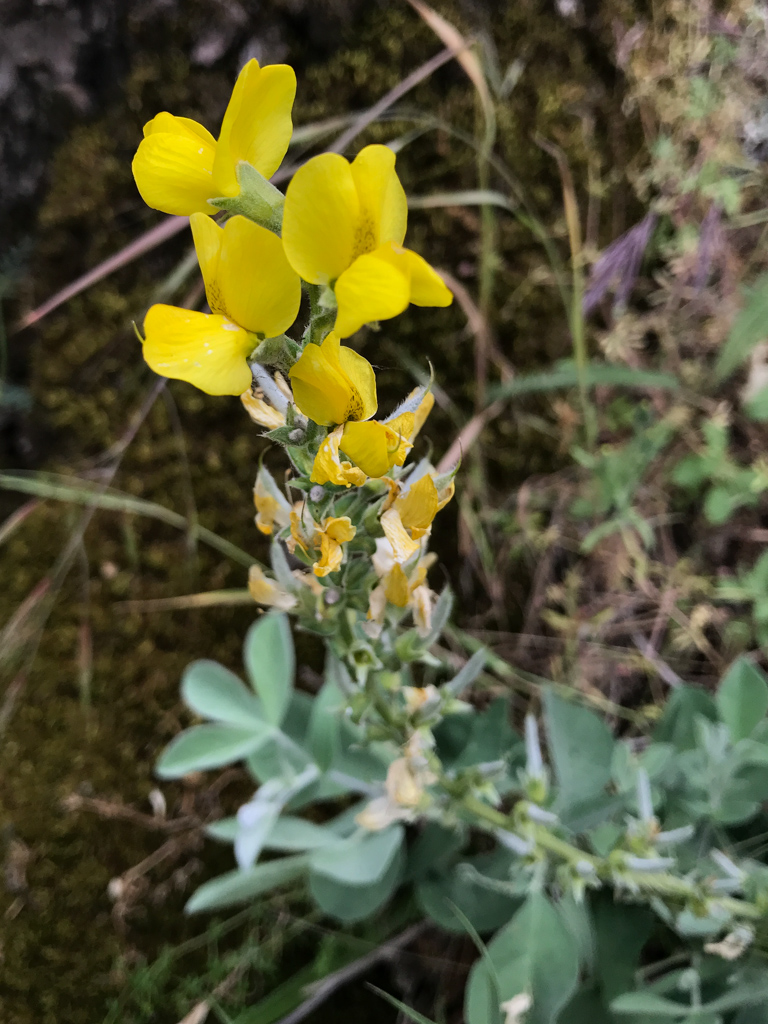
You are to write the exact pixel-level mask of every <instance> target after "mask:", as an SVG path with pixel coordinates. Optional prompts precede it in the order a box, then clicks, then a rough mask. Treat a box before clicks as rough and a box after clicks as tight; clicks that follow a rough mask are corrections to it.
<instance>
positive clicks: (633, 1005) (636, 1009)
mask: <svg viewBox="0 0 768 1024" xmlns="http://www.w3.org/2000/svg"><path fill="white" fill-rule="evenodd" d="M611 1009H612V1010H613V1012H614V1013H644V1014H646V1015H647V1016H649V1017H666V1018H668V1019H669V1018H679V1017H687V1016H688V1014H689V1013H690V1012H691V1004H690V1003H688V1004H687V1005H686V1004H685V1003H676V1002H674V1001H673V1000H672V999H665V998H664V996H659V995H656V993H655V992H647V991H646V992H625V993H624V995H621V996H618V997H617V998H616V999H614V1000H613V1002H612V1003H611Z"/></svg>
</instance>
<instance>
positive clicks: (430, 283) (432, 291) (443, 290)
mask: <svg viewBox="0 0 768 1024" xmlns="http://www.w3.org/2000/svg"><path fill="white" fill-rule="evenodd" d="M398 255H400V256H401V258H403V259H404V260H405V261H406V262H407V265H408V269H409V271H410V278H411V302H412V303H413V304H414V306H450V304H451V303H452V302H453V292H452V291H451V290H450V288H449V287H448V286H447V285H446V283H445V282H444V281H443V279H442V277H440V275H439V274H438V272H437V271H436V270H434V269H433V268H432V267H430V265H429V264H428V263H427V261H426V260H425V259H422V258H421V256H419V255H418V254H417V253H415V252H413V251H412V250H411V249H402V250H401V252H400V253H399V254H398Z"/></svg>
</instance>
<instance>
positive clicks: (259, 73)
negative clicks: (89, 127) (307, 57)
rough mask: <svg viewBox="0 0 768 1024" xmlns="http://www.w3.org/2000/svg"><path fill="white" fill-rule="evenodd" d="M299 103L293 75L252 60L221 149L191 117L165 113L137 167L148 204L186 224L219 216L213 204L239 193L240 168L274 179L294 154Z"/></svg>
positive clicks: (149, 131) (152, 125)
mask: <svg viewBox="0 0 768 1024" xmlns="http://www.w3.org/2000/svg"><path fill="white" fill-rule="evenodd" d="M295 95H296V75H295V74H294V72H293V68H290V67H288V65H287V64H272V65H269V66H268V67H264V68H261V67H259V62H258V61H256V60H250V61H248V63H247V64H246V65H245V67H244V68H243V69H242V71H241V72H240V74H239V75H238V77H237V82H236V83H235V88H234V89H233V91H232V96H231V98H230V101H229V105H228V106H227V110H226V113H225V114H224V121H223V122H222V125H221V133H220V135H219V139H218V142H217V141H216V139H214V137H213V136H212V135H211V133H210V132H209V131H208V130H207V129H206V128H204V127H203V126H202V125H201V124H198V123H197V121H192V120H190V118H188V117H175V116H174V115H173V114H169V113H167V112H163V113H162V114H158V115H157V116H156V117H154V118H152V120H151V121H149V122H148V123H147V124H146V125H145V126H144V139H143V141H142V142H141V144H140V145H139V148H138V150H137V152H136V156H135V157H134V159H133V176H134V178H135V179H136V185H137V187H138V190H139V192H140V193H141V197H142V199H143V200H144V202H145V203H146V204H147V205H148V206H151V207H153V209H155V210H162V211H163V213H173V214H177V215H180V216H183V217H186V216H189V215H190V214H192V213H204V214H214V213H216V212H217V211H216V209H215V207H213V206H211V205H210V204H209V202H208V200H210V199H217V198H219V197H221V196H229V197H232V196H236V195H238V193H239V191H240V186H239V185H238V182H237V165H238V163H240V161H245V162H246V163H249V164H251V165H252V166H253V167H255V168H256V170H257V171H259V172H260V173H261V174H262V175H263V176H264V177H265V178H270V177H271V176H272V175H273V174H274V173H275V171H276V170H277V168H278V167H279V166H280V163H281V161H282V159H283V157H284V156H285V153H286V151H287V149H288V143H289V142H290V139H291V132H292V131H293V125H292V123H291V107H292V106H293V100H294V97H295Z"/></svg>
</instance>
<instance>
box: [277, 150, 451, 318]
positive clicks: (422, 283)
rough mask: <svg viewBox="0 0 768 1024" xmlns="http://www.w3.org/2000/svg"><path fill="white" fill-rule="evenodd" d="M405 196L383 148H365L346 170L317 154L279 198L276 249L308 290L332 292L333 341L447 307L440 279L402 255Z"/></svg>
mask: <svg viewBox="0 0 768 1024" xmlns="http://www.w3.org/2000/svg"><path fill="white" fill-rule="evenodd" d="M407 219H408V204H407V200H406V198H405V192H404V191H403V187H402V185H401V184H400V180H399V178H398V177H397V172H396V171H395V154H394V153H393V152H392V150H391V149H388V148H387V147H386V146H366V147H365V148H364V149H362V150H361V151H360V152H359V153H358V155H357V156H356V157H355V159H354V161H353V162H352V163H351V164H350V163H349V161H348V160H346V159H345V158H344V157H343V156H340V155H339V154H337V153H322V154H321V155H320V156H316V157H313V158H312V159H311V160H309V161H307V163H306V164H304V166H303V167H300V168H299V170H298V171H297V172H296V174H295V175H294V176H293V180H292V181H291V183H290V185H289V186H288V189H287V191H286V196H285V209H284V212H283V243H284V245H285V251H286V254H287V255H288V259H289V261H290V263H291V266H292V267H293V268H294V270H296V271H297V273H299V274H300V275H301V276H302V277H303V278H304V280H305V281H308V282H310V283H311V284H318V285H325V286H326V287H332V288H333V290H334V292H335V295H336V302H337V304H338V312H337V315H336V325H335V330H336V333H337V334H338V335H339V336H340V337H342V338H346V337H348V336H349V335H350V334H353V333H354V332H355V331H356V330H358V329H359V328H360V327H362V326H363V324H366V323H370V322H371V321H373V320H387V319H389V318H390V317H393V316H397V314H398V313H402V312H403V310H404V309H405V308H406V307H407V306H408V304H409V302H413V303H415V304H416V305H417V306H448V305H450V303H451V301H452V299H453V296H452V294H451V292H450V291H449V289H448V288H447V287H446V286H445V284H444V283H443V281H442V279H441V278H440V276H439V275H438V274H437V273H436V272H435V271H434V270H433V269H432V267H430V266H429V264H428V263H427V262H426V261H425V260H423V259H422V258H421V256H417V255H416V253H415V252H411V250H410V249H404V248H403V239H404V238H405V228H406V222H407Z"/></svg>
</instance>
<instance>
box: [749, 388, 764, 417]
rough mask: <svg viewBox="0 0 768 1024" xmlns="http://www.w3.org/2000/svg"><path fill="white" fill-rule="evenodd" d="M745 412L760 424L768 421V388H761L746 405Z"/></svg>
mask: <svg viewBox="0 0 768 1024" xmlns="http://www.w3.org/2000/svg"><path fill="white" fill-rule="evenodd" d="M744 412H745V413H746V414H747V416H749V418H750V419H751V420H757V421H758V423H763V422H765V420H768V387H764V388H760V390H759V391H758V392H757V393H756V394H754V395H752V397H751V398H749V399H748V400H747V401H746V402H745V403H744Z"/></svg>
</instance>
